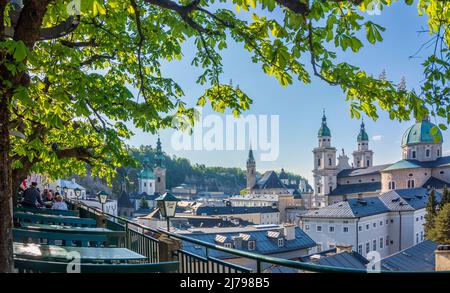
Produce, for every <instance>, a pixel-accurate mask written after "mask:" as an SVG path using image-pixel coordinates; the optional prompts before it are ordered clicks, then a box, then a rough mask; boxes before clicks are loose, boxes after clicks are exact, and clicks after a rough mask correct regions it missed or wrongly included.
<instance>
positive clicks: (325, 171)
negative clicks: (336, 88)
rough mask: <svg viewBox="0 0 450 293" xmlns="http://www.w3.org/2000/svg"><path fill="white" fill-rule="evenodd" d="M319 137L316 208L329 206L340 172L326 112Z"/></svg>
mask: <svg viewBox="0 0 450 293" xmlns="http://www.w3.org/2000/svg"><path fill="white" fill-rule="evenodd" d="M317 137H318V147H316V148H314V150H313V154H314V170H313V176H314V189H315V200H314V206H315V207H323V206H326V205H327V200H326V195H328V194H329V193H330V192H332V191H333V189H335V188H336V185H337V172H338V171H337V166H336V148H334V147H332V146H331V131H330V129H329V128H328V126H327V117H326V116H325V110H324V112H323V116H322V125H321V127H320V129H319V132H318V134H317Z"/></svg>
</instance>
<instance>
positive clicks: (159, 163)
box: [155, 135, 164, 167]
mask: <svg viewBox="0 0 450 293" xmlns="http://www.w3.org/2000/svg"><path fill="white" fill-rule="evenodd" d="M163 161H164V155H163V152H162V148H161V140H160V139H159V135H158V140H157V141H156V153H155V167H162V164H163Z"/></svg>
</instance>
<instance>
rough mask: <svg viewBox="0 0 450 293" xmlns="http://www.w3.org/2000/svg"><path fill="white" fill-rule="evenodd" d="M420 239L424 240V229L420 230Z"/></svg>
mask: <svg viewBox="0 0 450 293" xmlns="http://www.w3.org/2000/svg"><path fill="white" fill-rule="evenodd" d="M420 241H423V231H422V232H420Z"/></svg>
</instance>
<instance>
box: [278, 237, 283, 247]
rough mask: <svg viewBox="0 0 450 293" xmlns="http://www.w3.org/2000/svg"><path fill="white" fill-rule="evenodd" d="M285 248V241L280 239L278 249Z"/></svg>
mask: <svg viewBox="0 0 450 293" xmlns="http://www.w3.org/2000/svg"><path fill="white" fill-rule="evenodd" d="M283 246H284V239H283V238H278V247H283Z"/></svg>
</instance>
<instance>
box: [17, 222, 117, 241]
mask: <svg viewBox="0 0 450 293" xmlns="http://www.w3.org/2000/svg"><path fill="white" fill-rule="evenodd" d="M20 226H21V227H22V228H24V229H30V230H39V231H46V232H58V233H61V232H62V233H74V234H103V235H105V236H106V237H108V238H109V239H111V238H117V239H118V240H119V241H118V243H119V242H120V241H121V240H123V239H124V238H125V231H114V230H111V229H107V228H100V227H75V226H61V225H52V224H34V223H24V222H21V223H20ZM118 243H117V244H118Z"/></svg>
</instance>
